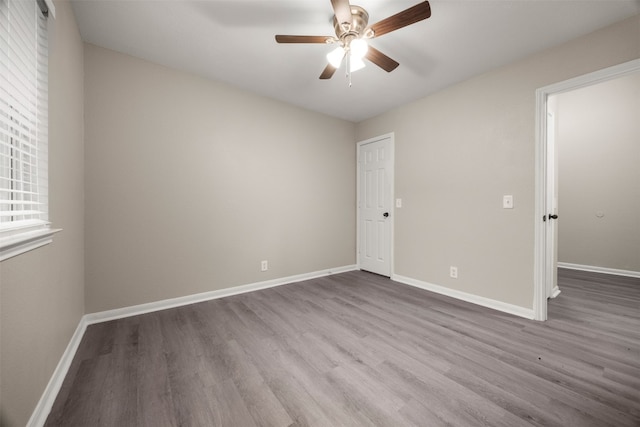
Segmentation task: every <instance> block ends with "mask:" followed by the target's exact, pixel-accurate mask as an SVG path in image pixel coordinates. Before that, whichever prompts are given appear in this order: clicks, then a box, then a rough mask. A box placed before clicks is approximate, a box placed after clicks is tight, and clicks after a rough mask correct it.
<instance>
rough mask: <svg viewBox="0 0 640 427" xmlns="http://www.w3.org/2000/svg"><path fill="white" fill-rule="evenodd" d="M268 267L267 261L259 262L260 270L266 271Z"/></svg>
mask: <svg viewBox="0 0 640 427" xmlns="http://www.w3.org/2000/svg"><path fill="white" fill-rule="evenodd" d="M268 269H269V261H267V260H264V261H262V262H261V263H260V271H267V270H268Z"/></svg>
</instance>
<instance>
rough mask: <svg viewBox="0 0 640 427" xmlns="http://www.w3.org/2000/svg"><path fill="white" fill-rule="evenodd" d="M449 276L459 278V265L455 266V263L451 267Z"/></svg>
mask: <svg viewBox="0 0 640 427" xmlns="http://www.w3.org/2000/svg"><path fill="white" fill-rule="evenodd" d="M449 276H451V277H452V278H454V279H457V278H458V267H454V266H453V265H452V266H451V267H449Z"/></svg>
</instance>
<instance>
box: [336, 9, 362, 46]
mask: <svg viewBox="0 0 640 427" xmlns="http://www.w3.org/2000/svg"><path fill="white" fill-rule="evenodd" d="M368 24H369V14H368V13H367V11H366V10H364V9H363V8H361V7H360V6H351V25H345V26H343V25H342V23H340V22H338V20H337V19H336V17H335V16H334V17H333V28H334V29H335V31H336V36H337V37H338V39H340V40H341V41H342V42H343V43H344V44H346V45H348V44H349V43H348V42H349V41H351V40H353V39H355V38H360V37H362V35H363V34H364V30H365V29H366V28H367V25H368ZM347 39H349V40H347Z"/></svg>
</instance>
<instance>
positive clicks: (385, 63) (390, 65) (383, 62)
mask: <svg viewBox="0 0 640 427" xmlns="http://www.w3.org/2000/svg"><path fill="white" fill-rule="evenodd" d="M365 58H367V59H368V60H369V61H371V62H373V63H374V64H376V65H377V66H378V67H380V68H382V69H383V70H385V71H386V72H387V73H390V72H391V71H393V70H395V69H396V68H398V65H400V64H399V63H397V62H396V61H394V60H393V59H391V58H389V57H388V56H387V55H385V54H384V53H382V52H380V51H379V50H378V49H376V48H374V47H371V46H369V50H367V54H366V55H365Z"/></svg>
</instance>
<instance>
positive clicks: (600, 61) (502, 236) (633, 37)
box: [356, 16, 640, 308]
mask: <svg viewBox="0 0 640 427" xmlns="http://www.w3.org/2000/svg"><path fill="white" fill-rule="evenodd" d="M639 57H640V16H635V17H633V18H631V19H628V20H625V21H623V22H621V23H618V24H616V25H613V26H611V27H608V28H605V29H603V30H601V31H598V32H595V33H592V34H590V35H587V36H584V37H581V38H579V39H576V40H574V41H571V42H569V43H566V44H563V45H561V46H558V47H556V48H553V49H550V50H547V51H544V52H541V53H539V54H536V55H534V56H531V57H529V58H527V59H525V60H523V61H519V62H517V63H514V64H511V65H509V66H506V67H502V68H499V69H496V70H494V71H491V72H489V73H486V74H484V75H480V76H477V77H475V78H472V79H470V80H468V81H466V82H463V83H461V84H458V85H455V86H453V87H450V88H448V89H445V90H443V91H441V92H439V93H436V94H433V95H431V96H428V97H426V98H423V99H420V100H418V101H416V102H413V103H411V104H408V105H405V106H403V107H399V108H397V109H394V110H392V111H390V112H387V113H385V114H382V115H380V116H378V117H375V118H372V119H370V120H367V121H364V122H362V123H359V124H358V126H357V128H356V138H357V140H364V139H367V138H370V137H374V136H376V135H381V134H384V133H388V132H395V137H396V139H395V141H396V164H395V167H396V170H395V172H396V181H395V196H396V197H398V198H402V199H403V207H402V208H401V209H396V215H395V221H396V222H395V273H396V274H399V275H402V276H408V277H410V278H413V279H418V280H422V281H425V282H429V283H434V284H438V285H441V286H446V287H449V288H452V289H455V290H460V291H463V292H468V293H472V294H475V295H479V296H483V297H487V298H491V299H495V300H499V301H502V302H506V303H510V304H514V305H518V306H521V307H526V308H532V307H533V249H534V203H535V201H534V185H535V184H534V177H535V170H534V145H535V141H534V139H535V90H536V89H537V88H539V87H542V86H546V85H549V84H552V83H555V82H559V81H563V80H566V79H569V78H572V77H575V76H579V75H583V74H586V73H589V72H592V71H595V70H598V69H602V68H605V67H607V66H611V65H615V64H619V63H622V62H626V61H630V60H633V59H636V58H639ZM504 194H512V195H513V196H514V204H515V209H513V210H506V209H502V195H504ZM450 265H455V266H457V267H458V270H459V278H458V279H451V278H449V266H450Z"/></svg>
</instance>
